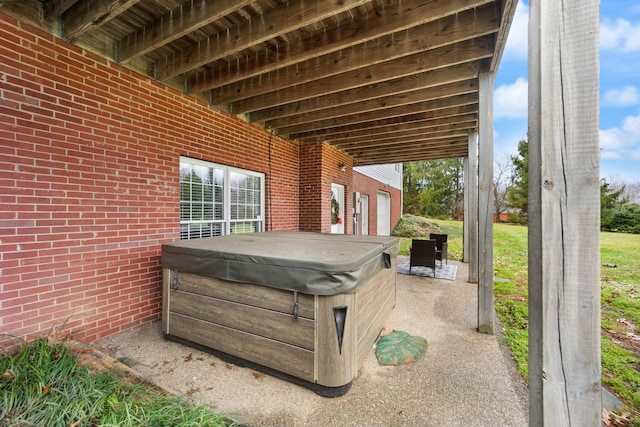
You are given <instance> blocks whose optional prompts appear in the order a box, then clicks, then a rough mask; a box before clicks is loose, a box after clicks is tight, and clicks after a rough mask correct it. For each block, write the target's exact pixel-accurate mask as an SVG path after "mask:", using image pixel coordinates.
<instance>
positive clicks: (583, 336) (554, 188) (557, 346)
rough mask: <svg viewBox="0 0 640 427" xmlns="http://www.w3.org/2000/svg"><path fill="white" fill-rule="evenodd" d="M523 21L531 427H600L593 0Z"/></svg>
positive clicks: (550, 5)
mask: <svg viewBox="0 0 640 427" xmlns="http://www.w3.org/2000/svg"><path fill="white" fill-rule="evenodd" d="M529 13H530V15H529V155H528V160H529V425H530V426H533V427H542V426H552V425H562V426H567V427H571V426H591V427H599V426H600V425H601V392H602V390H601V387H602V385H601V365H600V363H601V362H600V335H601V331H600V239H599V237H600V236H599V233H600V224H599V220H600V209H599V206H600V192H599V155H600V153H599V144H598V83H599V82H598V67H599V64H598V30H599V2H598V0H585V1H580V2H558V1H556V0H531V3H530V9H529Z"/></svg>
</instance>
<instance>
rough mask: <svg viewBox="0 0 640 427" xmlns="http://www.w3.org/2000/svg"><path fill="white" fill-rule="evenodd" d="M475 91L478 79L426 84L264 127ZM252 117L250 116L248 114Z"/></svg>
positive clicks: (273, 122) (287, 118)
mask: <svg viewBox="0 0 640 427" xmlns="http://www.w3.org/2000/svg"><path fill="white" fill-rule="evenodd" d="M477 92H478V79H471V80H463V81H459V82H454V83H447V84H444V85H440V86H435V87H428V88H425V89H420V90H414V91H413V92H405V93H400V94H398V95H389V96H385V97H381V98H377V99H371V100H368V101H362V102H358V100H357V99H354V100H353V101H352V102H351V103H350V104H347V105H342V106H340V108H325V109H323V110H318V111H310V112H303V113H302V114H297V115H295V116H289V117H283V118H281V119H276V120H269V121H268V122H266V124H267V126H268V127H271V128H279V127H281V126H291V125H300V124H303V123H309V122H317V121H321V120H328V119H332V118H334V117H344V116H349V115H354V114H360V115H366V114H367V113H371V112H375V111H378V110H385V109H390V108H393V107H401V106H403V105H415V104H417V103H419V102H425V101H428V100H436V99H441V98H448V97H452V96H459V95H466V94H475V93H477ZM251 120H253V117H251Z"/></svg>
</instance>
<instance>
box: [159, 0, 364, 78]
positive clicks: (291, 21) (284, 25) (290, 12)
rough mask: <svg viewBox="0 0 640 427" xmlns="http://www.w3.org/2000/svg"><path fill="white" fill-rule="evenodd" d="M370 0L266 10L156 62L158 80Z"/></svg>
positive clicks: (321, 0) (328, 1) (327, 1)
mask: <svg viewBox="0 0 640 427" xmlns="http://www.w3.org/2000/svg"><path fill="white" fill-rule="evenodd" d="M368 1H369V0H342V1H340V2H336V1H335V0H316V1H313V2H306V1H304V0H298V1H296V2H292V3H287V4H286V5H285V6H282V7H277V8H274V9H271V10H269V11H268V12H267V13H265V14H264V15H263V16H262V17H261V18H260V23H259V24H258V23H256V22H251V21H247V22H243V23H241V24H238V25H236V26H234V27H233V28H230V29H229V31H228V33H229V34H231V36H229V37H227V36H226V35H225V36H224V37H223V36H221V37H216V38H215V39H214V38H210V39H209V40H208V41H207V42H206V43H200V44H198V45H197V46H195V47H193V48H191V49H189V51H188V52H177V53H176V54H175V55H174V56H173V57H172V58H173V59H171V60H168V61H166V62H164V63H158V64H157V65H156V69H157V78H158V80H165V79H168V78H171V77H175V76H177V75H178V74H183V73H186V72H188V71H191V70H193V69H195V68H198V67H201V66H203V65H205V64H207V63H209V62H214V61H216V60H218V59H221V58H225V57H227V56H230V55H233V54H235V53H237V52H240V51H243V50H245V49H248V48H250V47H252V46H255V45H257V44H260V43H263V42H265V41H268V40H270V39H273V38H275V37H277V36H280V35H284V34H287V33H290V32H292V31H295V30H297V29H300V28H302V27H305V26H307V25H312V24H315V23H316V22H318V21H321V20H323V19H325V18H328V17H331V16H333V15H336V14H338V13H341V12H346V11H348V10H349V9H352V8H354V7H357V6H360V5H363V4H365V3H368Z"/></svg>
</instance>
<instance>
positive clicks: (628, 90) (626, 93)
mask: <svg viewBox="0 0 640 427" xmlns="http://www.w3.org/2000/svg"><path fill="white" fill-rule="evenodd" d="M639 103H640V94H639V93H638V89H636V87H635V86H625V87H623V88H622V89H609V90H608V91H606V92H605V93H604V95H603V97H602V105H605V106H612V107H628V106H631V105H636V104H639Z"/></svg>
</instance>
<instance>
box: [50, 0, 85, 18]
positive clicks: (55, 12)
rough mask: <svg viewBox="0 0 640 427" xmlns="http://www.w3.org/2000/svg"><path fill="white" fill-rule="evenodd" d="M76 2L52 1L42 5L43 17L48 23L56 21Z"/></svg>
mask: <svg viewBox="0 0 640 427" xmlns="http://www.w3.org/2000/svg"><path fill="white" fill-rule="evenodd" d="M77 1H78V0H52V1H49V2H46V3H45V4H44V11H45V16H46V19H47V20H48V21H53V20H56V19H58V18H59V17H60V16H61V15H62V14H63V13H64V12H66V11H67V10H68V9H69V8H70V7H71V6H73V5H74V4H75V3H76V2H77Z"/></svg>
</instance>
